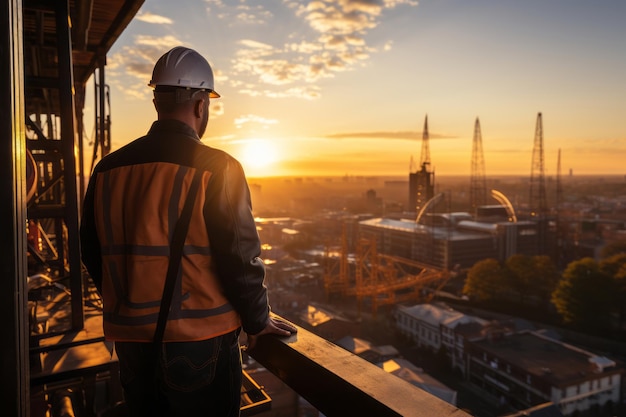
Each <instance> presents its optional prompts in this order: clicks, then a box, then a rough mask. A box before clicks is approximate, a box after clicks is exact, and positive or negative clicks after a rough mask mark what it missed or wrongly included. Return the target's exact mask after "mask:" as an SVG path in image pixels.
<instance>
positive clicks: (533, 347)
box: [474, 331, 618, 386]
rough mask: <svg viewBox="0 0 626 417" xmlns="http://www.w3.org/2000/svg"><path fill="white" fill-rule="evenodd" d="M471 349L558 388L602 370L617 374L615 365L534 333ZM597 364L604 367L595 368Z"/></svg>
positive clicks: (483, 341) (475, 343) (483, 342)
mask: <svg viewBox="0 0 626 417" xmlns="http://www.w3.org/2000/svg"><path fill="white" fill-rule="evenodd" d="M474 345H475V346H477V347H479V348H480V349H482V350H484V351H486V352H489V353H491V354H492V355H493V356H495V357H497V358H500V359H502V360H503V361H506V362H507V363H510V364H511V365H514V366H516V367H518V368H520V369H524V370H525V371H527V372H528V373H529V374H531V375H535V376H538V377H541V378H544V379H546V380H548V381H550V383H552V384H554V385H557V386H558V385H561V384H564V383H571V381H573V380H578V379H585V378H586V376H588V375H590V374H594V373H596V374H597V373H601V372H604V371H605V370H608V372H618V370H617V369H616V367H615V365H616V363H615V362H612V361H610V363H609V362H606V361H603V360H600V359H596V358H598V357H597V356H595V355H594V354H592V353H590V352H587V351H584V350H582V349H578V348H576V347H574V346H571V345H567V344H565V343H562V342H559V341H557V340H554V339H550V338H548V337H545V336H541V335H539V334H537V333H535V332H529V331H523V332H519V333H515V334H512V335H507V336H504V337H502V338H499V339H495V340H489V339H485V340H482V341H476V342H474ZM598 363H600V364H601V365H604V366H598ZM606 365H612V366H606Z"/></svg>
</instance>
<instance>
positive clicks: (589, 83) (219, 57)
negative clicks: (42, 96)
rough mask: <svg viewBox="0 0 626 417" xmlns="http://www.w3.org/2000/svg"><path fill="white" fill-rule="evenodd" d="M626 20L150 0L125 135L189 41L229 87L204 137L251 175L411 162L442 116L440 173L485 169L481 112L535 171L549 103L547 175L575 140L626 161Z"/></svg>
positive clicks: (117, 107)
mask: <svg viewBox="0 0 626 417" xmlns="http://www.w3.org/2000/svg"><path fill="white" fill-rule="evenodd" d="M624 18H626V4H624V3H621V2H615V1H611V0H601V1H599V2H594V3H593V4H591V3H590V2H585V1H582V0H575V1H569V0H557V1H553V2H550V3H545V2H542V1H539V0H532V1H525V2H516V1H513V0H504V1H498V2H496V1H493V0H492V1H488V0H477V1H474V2H471V4H470V3H467V2H460V1H427V0H423V1H420V2H419V3H418V2H417V1H413V0H379V1H376V0H359V1H347V0H336V1H331V0H324V1H313V2H296V1H291V0H285V1H281V2H272V3H271V4H265V3H263V2H252V1H230V0H229V1H226V0H205V1H203V2H197V1H191V0H183V1H181V2H177V3H176V4H175V5H174V4H172V3H169V2H166V1H163V0H147V1H146V2H145V3H144V5H143V6H142V8H141V9H140V11H139V13H138V14H137V16H136V17H135V19H134V20H133V21H132V22H131V24H130V25H129V27H128V28H127V30H125V31H124V33H123V34H122V36H121V37H120V38H119V39H118V41H117V42H116V44H115V45H114V46H113V48H112V49H111V52H110V53H109V56H108V62H107V68H106V75H107V82H108V83H109V84H110V86H111V102H112V105H111V109H112V130H113V131H112V143H113V148H114V149H116V148H118V147H119V146H121V145H123V144H125V143H127V142H129V141H130V140H132V139H134V138H135V137H138V136H141V135H143V134H144V133H145V132H146V131H147V129H148V128H149V126H150V123H151V122H152V120H153V119H154V118H155V112H154V109H153V107H152V104H151V103H150V100H151V91H150V89H149V88H148V87H147V82H148V80H149V78H150V72H151V70H152V67H153V65H154V62H155V61H156V59H157V58H158V57H159V56H160V55H161V54H162V53H164V52H165V51H167V50H168V49H169V48H171V47H173V46H176V45H179V44H182V45H186V46H189V47H192V48H195V49H197V50H198V51H199V52H200V53H202V54H203V55H205V56H206V57H207V59H208V60H209V62H211V64H212V66H213V68H214V71H215V74H216V87H215V88H216V90H217V91H218V92H219V93H220V94H221V95H222V98H220V99H217V100H213V101H212V102H211V120H210V122H209V128H208V131H207V133H206V134H205V136H204V139H203V141H204V142H205V143H206V144H207V145H209V146H214V147H217V148H220V149H224V150H225V151H227V152H229V153H231V154H232V155H233V156H235V157H236V158H238V159H239V160H240V161H241V162H242V164H243V166H244V169H245V170H246V173H247V174H248V175H249V176H253V177H254V176H287V175H301V176H312V175H320V176H321V175H406V174H408V172H409V168H410V161H411V158H412V159H413V160H414V161H419V159H420V149H421V138H422V127H423V123H424V118H425V117H426V115H428V123H429V133H430V135H429V137H430V139H429V140H430V153H431V161H432V168H433V169H435V171H436V172H437V175H468V176H469V174H470V162H471V148H472V137H473V133H474V131H473V126H474V121H475V119H476V118H477V117H478V118H479V120H480V124H481V132H482V141H483V149H484V157H485V168H486V175H487V176H495V175H529V174H530V171H531V158H532V147H533V141H534V136H535V123H536V117H537V114H538V113H542V115H543V133H544V150H545V170H546V175H555V174H556V168H557V153H558V150H559V149H561V161H562V170H563V174H567V173H569V171H570V170H572V171H573V173H574V174H576V175H579V174H580V175H592V174H602V175H604V174H615V175H623V174H624V171H623V168H622V164H623V163H622V162H621V159H622V158H621V155H623V153H624V151H626V120H625V119H626V118H624V117H623V114H622V113H623V97H625V96H626V81H625V80H624V77H623V74H624V73H626V54H624V53H623V52H622V51H621V49H622V48H623V42H624V40H625V39H626V28H624V27H623V26H624V25H623V24H622V22H623V21H624ZM88 91H89V89H88ZM87 103H88V106H89V103H90V101H89V100H87ZM88 111H89V109H87V113H88ZM87 120H89V119H87ZM87 124H89V122H87ZM87 129H89V126H88V127H87ZM88 131H89V130H88Z"/></svg>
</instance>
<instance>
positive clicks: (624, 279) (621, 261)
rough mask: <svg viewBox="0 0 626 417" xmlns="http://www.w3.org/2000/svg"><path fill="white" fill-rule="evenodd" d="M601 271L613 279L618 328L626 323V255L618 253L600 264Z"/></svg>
mask: <svg viewBox="0 0 626 417" xmlns="http://www.w3.org/2000/svg"><path fill="white" fill-rule="evenodd" d="M600 270H601V271H602V272H604V273H605V274H607V275H608V276H610V277H611V278H612V279H613V285H614V287H613V288H614V290H615V293H614V297H615V307H614V311H615V312H616V313H617V316H618V328H619V329H620V330H621V329H622V328H623V326H624V323H625V322H626V253H618V254H616V255H613V256H611V257H609V258H606V259H603V260H602V261H601V262H600Z"/></svg>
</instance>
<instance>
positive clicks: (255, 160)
mask: <svg viewBox="0 0 626 417" xmlns="http://www.w3.org/2000/svg"><path fill="white" fill-rule="evenodd" d="M278 159H279V155H278V149H277V147H276V144H275V143H274V142H272V141H271V140H267V139H250V140H248V141H246V142H245V144H244V145H243V150H242V156H241V163H242V164H243V165H244V166H245V167H246V170H252V171H258V170H259V169H261V168H269V167H271V166H272V165H274V164H275V163H276V162H277V161H278Z"/></svg>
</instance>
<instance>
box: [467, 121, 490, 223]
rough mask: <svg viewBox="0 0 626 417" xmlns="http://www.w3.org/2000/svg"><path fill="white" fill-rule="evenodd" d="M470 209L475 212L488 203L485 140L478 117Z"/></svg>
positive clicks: (475, 130) (474, 143) (473, 144)
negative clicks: (484, 152)
mask: <svg viewBox="0 0 626 417" xmlns="http://www.w3.org/2000/svg"><path fill="white" fill-rule="evenodd" d="M469 197H470V207H471V208H472V210H473V211H474V212H475V211H476V208H477V207H478V206H482V205H484V204H486V203H487V179H486V177H485V156H484V154H483V139H482V134H481V131H480V121H479V120H478V117H477V118H476V122H475V123H474V140H473V141H472V169H471V173H470V192H469Z"/></svg>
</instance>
